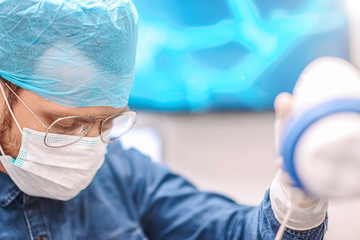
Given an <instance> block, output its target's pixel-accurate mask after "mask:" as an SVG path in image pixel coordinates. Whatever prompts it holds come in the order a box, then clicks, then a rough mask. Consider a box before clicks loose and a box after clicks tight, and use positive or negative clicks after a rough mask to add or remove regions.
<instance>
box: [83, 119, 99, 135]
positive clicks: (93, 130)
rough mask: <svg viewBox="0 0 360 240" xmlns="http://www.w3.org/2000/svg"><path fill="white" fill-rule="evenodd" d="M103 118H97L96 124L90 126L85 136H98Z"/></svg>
mask: <svg viewBox="0 0 360 240" xmlns="http://www.w3.org/2000/svg"><path fill="white" fill-rule="evenodd" d="M101 123H102V120H100V119H99V120H96V122H95V123H94V125H93V126H92V127H91V128H90V130H89V131H88V133H87V134H86V135H85V137H98V136H100V128H101Z"/></svg>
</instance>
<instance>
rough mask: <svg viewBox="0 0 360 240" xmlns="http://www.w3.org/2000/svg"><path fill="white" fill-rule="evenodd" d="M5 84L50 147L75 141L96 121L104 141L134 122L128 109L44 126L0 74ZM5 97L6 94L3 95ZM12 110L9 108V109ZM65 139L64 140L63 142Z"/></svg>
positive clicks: (56, 121) (66, 118)
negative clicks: (65, 136) (42, 133)
mask: <svg viewBox="0 0 360 240" xmlns="http://www.w3.org/2000/svg"><path fill="white" fill-rule="evenodd" d="M0 79H1V81H2V82H3V83H4V84H5V86H6V87H7V88H8V89H9V90H10V91H11V92H12V93H13V94H14V95H15V96H16V97H17V98H18V99H19V100H20V101H21V102H22V103H23V104H24V106H25V107H26V108H27V109H28V110H29V111H30V112H31V113H32V114H33V115H34V117H35V118H36V119H37V120H38V121H39V122H40V124H41V125H42V126H43V127H44V128H45V130H46V133H45V138H44V143H45V145H46V146H48V147H51V148H61V147H65V146H68V145H71V144H74V143H76V142H77V141H79V140H80V139H82V138H83V137H85V136H86V134H87V133H88V132H89V131H90V129H91V128H92V127H93V126H94V125H95V123H96V122H97V121H100V122H101V123H100V130H99V131H100V138H101V140H102V141H103V142H105V143H110V142H114V141H116V140H118V139H119V138H120V137H121V136H122V135H123V134H125V133H126V132H127V131H129V130H130V129H131V128H132V127H133V126H134V124H135V123H136V119H137V113H136V112H134V111H129V110H128V109H127V110H126V111H125V112H123V113H118V114H114V115H111V116H108V115H86V116H68V117H62V118H58V119H57V120H55V121H54V122H53V123H51V124H50V126H49V127H48V126H46V125H45V124H44V123H43V122H42V121H41V120H40V119H39V118H38V117H37V116H36V114H35V113H34V112H33V111H32V110H31V109H30V108H29V107H28V106H27V105H26V103H25V102H24V101H23V100H22V99H21V98H20V97H19V96H18V95H17V94H16V93H15V92H14V90H13V89H11V87H10V86H9V85H8V84H7V83H6V80H5V79H4V78H3V77H1V76H0ZM4 97H6V96H4ZM9 110H10V111H12V110H11V109H9ZM56 134H63V135H71V136H73V137H72V138H71V140H69V139H64V138H59V137H58V136H57V135H56ZM65 140H66V142H65Z"/></svg>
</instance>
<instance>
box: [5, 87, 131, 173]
mask: <svg viewBox="0 0 360 240" xmlns="http://www.w3.org/2000/svg"><path fill="white" fill-rule="evenodd" d="M1 84H2V83H1ZM3 88H4V90H5V91H7V87H6V86H5V85H4V84H3ZM8 94H9V95H10V94H13V93H11V92H9V93H8ZM19 96H20V98H21V99H22V100H23V101H24V102H25V103H26V104H27V105H28V107H29V108H30V109H31V110H32V111H33V112H34V113H35V114H36V115H37V117H38V118H39V119H40V120H41V121H42V122H43V123H44V124H45V125H46V126H50V125H51V123H52V122H54V121H55V120H56V119H58V118H60V117H66V116H77V115H98V114H100V115H106V116H110V115H113V114H117V113H120V112H124V111H125V110H126V106H125V107H122V108H114V107H106V106H104V107H80V108H70V107H64V106H61V105H58V104H55V103H53V102H51V101H48V100H46V99H44V98H41V97H40V96H38V95H36V94H35V93H33V92H31V91H28V90H25V89H24V90H22V91H21V92H20V93H19ZM12 110H13V112H14V114H15V117H16V119H17V121H18V122H19V124H20V127H21V128H22V129H23V128H29V129H32V130H36V131H40V132H46V129H45V128H44V127H43V126H42V125H41V123H40V122H39V121H38V120H37V119H36V118H35V117H34V115H33V114H32V113H31V112H30V111H29V110H28V109H27V108H26V107H25V105H24V104H23V103H21V102H20V101H18V102H17V103H16V104H14V105H13V106H12ZM0 112H1V114H0V129H2V130H3V133H2V134H1V136H0V145H1V146H2V148H3V150H4V152H5V154H7V155H10V156H11V157H13V158H15V159H16V157H17V156H18V153H19V150H20V147H21V138H22V135H21V133H20V131H19V129H18V128H17V126H16V124H15V122H14V119H13V118H12V117H11V115H10V112H9V111H8V107H7V106H6V103H5V99H4V96H3V95H2V94H0ZM99 129H100V122H99V121H98V122H96V123H95V125H94V126H93V127H92V129H91V130H90V131H89V133H88V134H87V135H86V136H87V137H96V136H99V133H100V132H99ZM0 171H3V172H6V171H5V170H4V168H3V166H2V165H1V163H0Z"/></svg>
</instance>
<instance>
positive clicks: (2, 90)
mask: <svg viewBox="0 0 360 240" xmlns="http://www.w3.org/2000/svg"><path fill="white" fill-rule="evenodd" d="M0 89H1V92H2V94H3V96H4V99H5V102H6V105H7V107H8V109H9V112H10V114H11V116H12V117H13V119H14V121H15V123H16V125H17V127H18V128H19V131H20V132H21V134H22V135H23V131H22V129H21V127H20V124H19V122H18V121H17V120H16V117H15V115H14V113H13V111H12V109H11V107H10V104H9V101H8V99H7V97H6V94H5V91H4V88H3V86H2V84H0ZM1 153H3V151H2V149H1ZM4 156H5V155H4Z"/></svg>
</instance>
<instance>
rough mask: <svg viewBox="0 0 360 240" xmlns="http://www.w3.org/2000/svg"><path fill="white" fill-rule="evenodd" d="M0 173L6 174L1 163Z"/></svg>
mask: <svg viewBox="0 0 360 240" xmlns="http://www.w3.org/2000/svg"><path fill="white" fill-rule="evenodd" d="M0 172H3V173H5V174H7V172H6V170H5V168H4V166H3V165H2V164H1V163H0Z"/></svg>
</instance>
